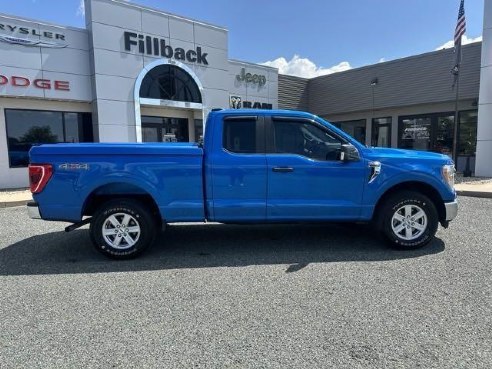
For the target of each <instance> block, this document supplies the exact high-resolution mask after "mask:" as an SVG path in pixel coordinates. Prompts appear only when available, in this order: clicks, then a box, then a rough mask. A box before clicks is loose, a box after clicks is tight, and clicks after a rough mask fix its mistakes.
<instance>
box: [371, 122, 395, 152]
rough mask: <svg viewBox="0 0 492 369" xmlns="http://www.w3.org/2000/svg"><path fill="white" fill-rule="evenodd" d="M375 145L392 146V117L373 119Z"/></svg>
mask: <svg viewBox="0 0 492 369" xmlns="http://www.w3.org/2000/svg"><path fill="white" fill-rule="evenodd" d="M371 145H372V146H374V147H391V117H389V118H374V119H373V120H372V140H371Z"/></svg>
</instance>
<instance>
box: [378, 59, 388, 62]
mask: <svg viewBox="0 0 492 369" xmlns="http://www.w3.org/2000/svg"><path fill="white" fill-rule="evenodd" d="M385 61H386V58H381V59H379V61H378V63H384V62H385Z"/></svg>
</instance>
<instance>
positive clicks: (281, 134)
mask: <svg viewBox="0 0 492 369" xmlns="http://www.w3.org/2000/svg"><path fill="white" fill-rule="evenodd" d="M343 143H346V142H344V140H343V139H342V138H339V137H338V136H336V135H335V134H334V133H332V132H330V131H329V130H328V128H327V127H325V126H323V125H321V124H319V123H317V122H314V121H312V120H309V119H305V118H292V117H280V116H277V117H275V116H274V117H272V118H271V119H267V120H266V146H267V147H266V151H267V154H266V157H267V172H268V185H267V188H268V190H267V219H268V220H270V221H289V220H330V219H347V220H349V219H351V220H355V219H357V218H358V217H359V215H360V210H361V208H360V207H361V200H362V192H363V188H364V178H365V176H366V173H367V168H366V165H365V164H364V161H363V159H361V160H360V161H353V162H343V161H341V160H340V151H341V145H342V144H343Z"/></svg>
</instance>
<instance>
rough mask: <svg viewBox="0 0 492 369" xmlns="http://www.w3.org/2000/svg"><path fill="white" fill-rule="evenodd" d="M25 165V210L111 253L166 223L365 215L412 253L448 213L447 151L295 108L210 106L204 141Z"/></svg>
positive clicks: (96, 150)
mask: <svg viewBox="0 0 492 369" xmlns="http://www.w3.org/2000/svg"><path fill="white" fill-rule="evenodd" d="M30 163H31V164H30V166H29V177H30V182H31V191H32V193H33V199H34V202H32V203H29V204H28V211H29V214H30V216H31V217H32V218H41V219H45V220H56V221H66V222H71V223H73V224H72V225H70V226H68V227H67V228H66V230H67V231H70V230H73V229H75V228H77V227H80V226H82V225H84V224H88V223H90V235H91V239H92V242H93V244H94V245H95V247H96V248H97V249H98V250H99V251H101V252H102V253H104V254H106V255H107V256H110V257H113V258H119V259H122V258H129V257H134V256H136V255H138V254H139V253H141V252H142V251H144V250H145V249H146V248H147V247H148V246H150V245H151V244H152V243H153V241H154V239H155V238H156V236H157V235H158V234H159V231H160V230H161V229H162V228H163V227H164V225H165V224H167V223H173V222H204V221H212V222H221V223H234V224H238V223H243V224H244V223H249V224H251V223H299V222H332V221H336V222H340V221H343V222H370V223H371V225H372V226H373V227H374V233H375V234H376V233H381V234H382V235H384V237H385V238H386V239H387V241H389V244H390V245H392V246H394V247H397V248H400V249H414V248H418V247H421V246H423V245H425V244H427V243H428V242H429V241H430V240H431V239H432V238H433V237H434V235H435V233H436V231H437V227H438V225H439V223H440V224H441V225H442V226H444V227H447V226H448V223H449V221H450V220H452V219H454V218H455V216H456V214H457V210H458V203H457V201H456V192H455V191H454V173H455V169H454V165H453V162H452V160H451V159H450V158H449V157H448V156H445V155H440V154H436V153H429V152H419V151H404V150H397V149H388V148H369V147H366V146H364V145H362V144H360V143H359V142H357V141H356V140H355V139H353V138H352V137H350V136H348V135H347V134H346V133H344V132H343V131H341V130H339V129H338V128H336V127H334V126H333V125H331V124H330V123H328V122H326V121H324V120H323V119H320V118H319V117H317V116H315V115H312V114H309V113H304V112H297V111H283V110H216V111H212V112H211V113H210V114H209V116H208V119H207V122H206V127H205V137H204V142H203V144H198V143H184V144H181V143H170V144H161V143H156V144H153V143H118V144H109V143H95V144H52V145H41V146H37V147H33V148H32V149H31V151H30Z"/></svg>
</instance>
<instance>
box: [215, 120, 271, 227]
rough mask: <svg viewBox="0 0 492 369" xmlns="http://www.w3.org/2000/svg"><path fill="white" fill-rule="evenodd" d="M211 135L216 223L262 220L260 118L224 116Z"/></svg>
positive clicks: (264, 179)
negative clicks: (212, 141)
mask: <svg viewBox="0 0 492 369" xmlns="http://www.w3.org/2000/svg"><path fill="white" fill-rule="evenodd" d="M215 129H217V130H220V132H214V143H213V145H214V150H213V151H212V153H211V154H210V155H211V157H210V158H209V159H210V160H207V162H208V163H211V164H210V166H211V167H210V168H207V172H209V173H210V171H211V177H209V178H211V179H212V183H211V186H212V198H213V204H212V209H213V213H212V214H210V216H211V219H213V220H215V221H218V222H229V223H230V222H262V221H265V220H266V191H267V188H266V183H267V172H266V157H265V124H264V119H263V117H257V116H249V115H246V116H237V115H231V116H226V117H225V118H224V120H223V121H222V122H221V124H218V125H217V126H216V127H215Z"/></svg>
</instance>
